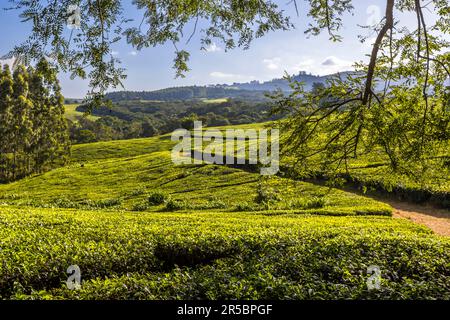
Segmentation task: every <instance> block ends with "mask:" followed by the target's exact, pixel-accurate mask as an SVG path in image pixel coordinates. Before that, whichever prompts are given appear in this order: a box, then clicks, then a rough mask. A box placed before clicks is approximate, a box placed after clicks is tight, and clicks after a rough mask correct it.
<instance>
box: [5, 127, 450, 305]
mask: <svg viewBox="0 0 450 320" xmlns="http://www.w3.org/2000/svg"><path fill="white" fill-rule="evenodd" d="M172 146H173V142H172V141H171V139H170V136H168V135H165V136H158V137H153V138H148V139H135V140H126V141H111V142H100V143H92V144H83V145H77V146H74V147H73V152H72V161H71V163H70V164H69V165H67V166H66V167H62V168H59V169H55V170H52V171H50V172H47V173H44V174H40V175H35V176H32V177H28V178H26V179H23V180H20V181H17V182H14V183H10V184H4V185H0V204H1V206H0V226H1V227H0V247H1V250H0V259H1V260H2V261H3V263H2V264H1V265H0V297H1V298H3V299H340V298H342V299H380V298H381V299H450V295H449V292H450V268H449V267H450V266H449V261H450V240H449V238H445V237H441V236H437V235H435V234H433V233H432V231H431V230H429V229H427V228H426V227H423V226H420V225H417V224H414V223H412V222H409V221H406V220H401V219H394V218H392V217H391V216H390V214H391V208H390V207H389V206H388V205H385V204H383V203H381V202H378V201H375V200H372V199H370V198H366V197H364V196H359V195H355V194H353V193H350V192H345V191H341V190H337V189H333V188H329V187H325V186H321V185H316V184H313V183H308V182H301V181H294V180H290V179H288V178H283V177H278V176H274V177H270V178H262V177H261V176H259V175H258V174H256V173H252V172H248V171H244V170H240V169H238V168H230V167H227V166H219V165H212V164H203V165H183V166H174V165H173V163H172V162H171V158H170V150H171V147H172ZM17 252H20V254H17ZM71 265H77V266H79V268H80V270H81V275H82V278H81V279H82V282H81V288H80V289H79V290H69V289H68V288H67V286H66V280H67V277H68V275H67V273H66V271H67V268H68V267H69V266H71ZM370 266H377V268H379V270H380V271H381V279H380V280H381V286H380V287H379V288H378V289H376V290H371V289H369V288H368V286H367V281H368V279H369V277H370V276H371V273H370V272H369V271H368V268H369V267H370Z"/></svg>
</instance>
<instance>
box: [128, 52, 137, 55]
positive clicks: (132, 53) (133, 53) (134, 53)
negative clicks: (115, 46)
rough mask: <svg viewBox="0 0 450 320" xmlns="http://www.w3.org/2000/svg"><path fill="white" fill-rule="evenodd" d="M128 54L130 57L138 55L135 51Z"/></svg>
mask: <svg viewBox="0 0 450 320" xmlns="http://www.w3.org/2000/svg"><path fill="white" fill-rule="evenodd" d="M129 53H130V55H132V56H137V54H138V53H137V51H130V52H129Z"/></svg>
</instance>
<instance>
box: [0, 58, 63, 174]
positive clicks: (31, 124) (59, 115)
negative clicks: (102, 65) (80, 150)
mask: <svg viewBox="0 0 450 320" xmlns="http://www.w3.org/2000/svg"><path fill="white" fill-rule="evenodd" d="M0 135H1V137H2V140H1V144H0V181H2V182H8V181H13V180H16V179H20V178H23V177H25V176H27V175H30V174H33V173H40V172H43V171H44V170H46V169H47V168H49V167H51V166H53V165H55V164H63V163H65V162H66V161H67V160H68V156H69V154H70V141H69V136H68V130H67V122H66V120H65V118H64V98H63V96H62V94H61V88H60V85H59V82H58V79H57V70H56V69H55V68H53V67H51V66H50V64H49V63H48V62H47V61H46V60H45V59H43V60H41V61H40V62H38V63H37V64H36V66H35V67H34V68H33V67H27V68H25V67H24V66H18V67H17V68H15V69H14V71H13V72H12V71H11V70H10V67H9V66H8V65H4V66H3V68H1V71H0Z"/></svg>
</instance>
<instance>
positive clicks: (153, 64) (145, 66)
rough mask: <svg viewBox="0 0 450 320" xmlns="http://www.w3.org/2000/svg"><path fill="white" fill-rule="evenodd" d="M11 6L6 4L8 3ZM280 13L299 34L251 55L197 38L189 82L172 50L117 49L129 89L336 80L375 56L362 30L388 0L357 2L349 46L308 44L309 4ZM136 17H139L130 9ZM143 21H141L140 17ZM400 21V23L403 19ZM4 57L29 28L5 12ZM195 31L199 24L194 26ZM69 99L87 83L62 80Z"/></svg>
mask: <svg viewBox="0 0 450 320" xmlns="http://www.w3.org/2000/svg"><path fill="white" fill-rule="evenodd" d="M5 2H6V1H5ZM276 2H277V3H279V5H280V7H281V8H282V9H284V10H285V11H286V13H287V14H288V15H290V16H291V17H292V22H293V23H294V24H295V27H296V29H295V30H292V31H279V32H274V33H270V34H268V35H266V36H265V37H263V38H260V39H257V40H255V41H254V42H253V44H252V45H251V47H250V49H248V50H241V49H235V50H233V51H229V52H225V51H224V50H223V45H222V44H221V43H219V42H217V43H213V45H212V46H210V47H209V48H208V50H207V51H204V50H200V47H201V45H200V41H199V39H200V35H199V34H197V35H196V36H194V37H193V38H192V40H191V42H190V43H189V44H187V45H185V44H184V42H183V44H180V46H179V48H180V49H181V48H183V49H187V50H189V51H190V52H191V59H190V63H189V66H190V68H191V71H190V72H189V73H188V74H187V76H186V78H184V79H175V78H174V75H175V73H174V71H173V69H172V62H173V58H174V53H173V46H172V44H168V45H164V46H160V47H156V48H148V49H144V50H142V51H139V52H137V51H135V50H134V49H133V48H132V47H130V46H128V45H127V44H126V43H120V44H118V45H117V46H116V47H115V48H114V54H115V55H117V57H118V58H120V59H121V61H122V66H123V67H125V68H126V69H127V74H128V79H127V80H125V82H124V85H125V89H127V90H155V89H160V88H165V87H170V86H182V85H193V84H197V85H206V84H216V83H233V82H247V81H251V80H260V81H264V80H270V79H273V78H279V77H282V76H283V74H284V72H285V71H287V72H288V73H290V74H294V73H298V72H299V71H306V72H311V73H313V74H319V75H324V74H330V73H334V72H337V71H343V70H349V69H351V65H352V64H353V63H354V62H355V61H360V60H367V57H366V55H367V54H368V53H369V52H370V50H371V48H370V45H369V44H370V40H369V41H367V42H366V43H365V44H361V43H360V41H359V40H358V37H357V35H358V34H362V35H365V36H369V38H372V39H373V38H374V36H375V35H374V34H368V31H367V30H363V29H361V28H360V27H358V25H366V24H368V23H371V22H372V21H375V20H376V19H377V17H381V16H382V14H383V10H384V4H385V1H383V0H356V1H354V3H355V14H354V15H353V16H350V15H349V16H346V19H345V26H344V28H343V30H342V32H341V34H342V36H343V37H344V40H343V42H340V43H333V42H331V41H328V36H327V35H326V34H323V35H320V36H318V37H311V38H307V36H305V35H304V30H305V29H306V28H307V25H308V22H309V20H308V18H307V17H306V3H305V1H304V0H298V1H297V3H298V7H299V11H300V15H299V16H298V17H297V15H296V12H295V8H294V5H293V4H292V3H289V2H290V1H289V0H276ZM125 10H129V11H128V12H129V13H130V14H132V15H136V12H134V11H133V10H131V9H130V8H129V5H127V6H126V8H125ZM136 17H138V16H136ZM398 18H400V17H398ZM401 21H402V23H403V24H406V25H407V26H410V27H413V26H414V23H415V22H414V16H412V15H405V16H402V17H401ZM0 28H1V29H0V30H2V37H1V40H0V55H3V54H5V53H7V52H8V51H9V50H11V49H12V48H13V46H14V45H15V44H18V43H19V42H21V41H23V40H24V39H25V38H26V35H27V31H28V30H29V25H26V24H25V23H21V22H20V19H19V18H18V17H17V12H15V11H3V10H1V11H0ZM191 28H192V29H193V24H192V26H191ZM60 80H61V84H62V88H63V93H64V94H65V96H66V97H77V98H79V97H83V96H84V94H85V93H86V92H87V90H88V87H87V82H86V81H82V80H70V79H69V77H68V76H67V75H61V76H60Z"/></svg>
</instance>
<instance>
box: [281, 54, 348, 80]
mask: <svg viewBox="0 0 450 320" xmlns="http://www.w3.org/2000/svg"><path fill="white" fill-rule="evenodd" d="M293 60H297V61H296V62H291V63H290V64H289V63H287V64H286V65H285V66H283V67H282V69H283V70H286V71H287V72H288V73H289V74H296V73H298V72H299V71H305V72H308V73H312V74H314V75H319V76H324V75H329V74H333V73H337V72H342V71H349V70H352V69H353V67H352V65H353V62H351V61H347V60H343V59H340V58H337V57H335V56H329V57H326V58H325V59H323V60H322V59H321V60H317V59H313V58H310V57H301V58H297V59H292V60H291V61H293Z"/></svg>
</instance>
